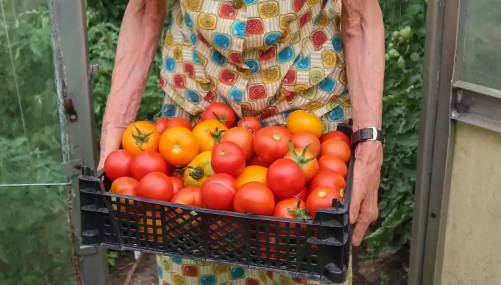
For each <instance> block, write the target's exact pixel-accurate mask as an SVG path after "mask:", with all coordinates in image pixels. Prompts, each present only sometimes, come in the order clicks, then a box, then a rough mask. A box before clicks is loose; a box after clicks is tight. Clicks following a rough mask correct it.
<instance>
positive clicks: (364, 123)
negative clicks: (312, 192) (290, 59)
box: [341, 0, 385, 246]
mask: <svg viewBox="0 0 501 285" xmlns="http://www.w3.org/2000/svg"><path fill="white" fill-rule="evenodd" d="M342 3H343V10H342V13H341V25H342V30H341V34H342V38H343V43H344V51H345V55H346V72H347V75H348V90H349V93H350V100H351V104H352V108H353V110H352V111H353V130H354V131H357V130H359V129H362V128H368V127H376V128H377V129H381V127H382V105H383V86H384V68H385V62H384V50H385V45H384V25H383V15H382V13H381V9H380V8H379V3H378V0H342ZM382 161H383V146H382V144H381V142H379V141H365V142H362V143H359V144H358V145H357V148H356V150H355V169H354V173H353V174H354V177H353V178H354V181H353V192H352V194H351V195H352V196H351V197H352V198H351V199H352V201H351V208H350V222H351V223H352V224H355V229H354V232H353V242H352V243H353V245H354V246H358V245H360V243H361V242H362V239H363V237H364V234H365V231H366V230H367V228H368V227H369V224H370V223H371V222H373V221H375V220H376V219H377V217H378V207H377V194H378V187H379V179H380V173H381V171H380V169H381V164H382Z"/></svg>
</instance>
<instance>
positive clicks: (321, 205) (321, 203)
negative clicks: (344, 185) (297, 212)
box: [306, 186, 343, 217]
mask: <svg viewBox="0 0 501 285" xmlns="http://www.w3.org/2000/svg"><path fill="white" fill-rule="evenodd" d="M334 199H338V200H339V201H340V202H342V201H343V197H341V194H340V193H339V191H337V190H335V189H333V188H330V187H323V186H322V187H317V188H315V189H314V190H313V191H311V193H310V195H308V199H306V208H308V213H309V214H310V216H312V217H315V214H316V213H317V210H318V209H327V208H330V207H332V200H334Z"/></svg>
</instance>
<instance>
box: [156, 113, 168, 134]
mask: <svg viewBox="0 0 501 285" xmlns="http://www.w3.org/2000/svg"><path fill="white" fill-rule="evenodd" d="M168 122H169V118H167V117H162V118H160V119H158V120H156V121H155V124H154V125H155V128H157V131H158V133H160V134H161V133H163V132H164V131H165V130H166V129H167V123H168Z"/></svg>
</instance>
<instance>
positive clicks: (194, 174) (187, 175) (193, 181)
mask: <svg viewBox="0 0 501 285" xmlns="http://www.w3.org/2000/svg"><path fill="white" fill-rule="evenodd" d="M211 157H212V151H204V152H202V153H200V154H199V155H197V156H196V157H195V158H194V159H193V160H192V161H191V162H190V164H188V166H187V167H186V169H185V170H184V175H183V176H184V177H183V178H184V186H196V187H201V186H202V184H203V183H204V182H205V180H207V178H209V177H211V176H212V175H214V170H212V166H211Z"/></svg>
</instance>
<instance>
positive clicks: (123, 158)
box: [104, 149, 134, 181]
mask: <svg viewBox="0 0 501 285" xmlns="http://www.w3.org/2000/svg"><path fill="white" fill-rule="evenodd" d="M133 159H134V154H133V153H132V152H130V151H128V150H125V149H118V150H115V151H113V152H112V153H110V154H109V155H108V157H106V160H105V161H104V173H105V175H106V177H107V178H108V179H109V180H111V181H113V180H115V179H117V178H119V177H126V176H131V172H130V164H131V162H132V160H133Z"/></svg>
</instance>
